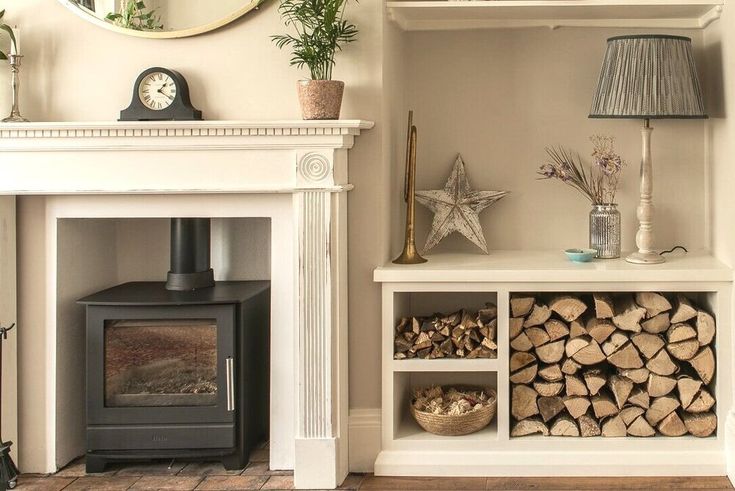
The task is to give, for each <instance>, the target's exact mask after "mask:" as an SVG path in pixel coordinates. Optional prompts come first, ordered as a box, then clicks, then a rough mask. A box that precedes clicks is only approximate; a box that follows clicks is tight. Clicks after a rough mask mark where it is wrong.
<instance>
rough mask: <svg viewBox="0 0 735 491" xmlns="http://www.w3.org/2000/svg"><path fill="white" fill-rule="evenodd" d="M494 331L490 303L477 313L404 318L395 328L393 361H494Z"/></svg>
mask: <svg viewBox="0 0 735 491" xmlns="http://www.w3.org/2000/svg"><path fill="white" fill-rule="evenodd" d="M497 327H498V309H497V307H496V306H495V304H492V303H488V304H486V308H484V309H480V310H479V311H477V312H471V311H467V310H460V311H457V312H454V313H452V314H446V315H445V314H434V315H432V316H429V317H404V318H402V319H401V320H400V321H399V322H398V325H397V326H396V328H395V338H394V343H393V344H394V348H395V356H394V358H395V359H396V360H404V359H407V358H425V359H435V358H497V354H498V345H497V344H495V336H496V333H497Z"/></svg>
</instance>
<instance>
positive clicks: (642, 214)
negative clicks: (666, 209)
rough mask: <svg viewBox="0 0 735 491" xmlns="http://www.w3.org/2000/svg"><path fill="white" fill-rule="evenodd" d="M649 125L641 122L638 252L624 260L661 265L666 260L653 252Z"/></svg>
mask: <svg viewBox="0 0 735 491" xmlns="http://www.w3.org/2000/svg"><path fill="white" fill-rule="evenodd" d="M652 132H653V128H651V123H650V121H649V120H648V119H645V120H644V121H643V129H642V131H641V134H642V137H643V159H642V160H641V201H640V203H639V204H638V213H637V216H638V233H637V234H636V236H635V243H636V245H637V246H638V252H634V253H633V254H631V255H630V256H628V257H626V258H625V260H626V261H628V262H629V263H633V264H661V263H663V262H666V259H665V258H664V257H663V256H662V255H660V254H657V253H656V252H655V251H653V212H654V210H653V164H652V162H651V133H652Z"/></svg>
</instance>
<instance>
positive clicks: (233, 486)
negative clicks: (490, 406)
mask: <svg viewBox="0 0 735 491" xmlns="http://www.w3.org/2000/svg"><path fill="white" fill-rule="evenodd" d="M252 457H253V462H251V463H250V464H249V465H248V466H247V468H245V469H244V470H241V471H227V470H225V469H224V468H223V467H222V464H219V463H201V462H199V463H188V464H185V463H175V464H174V463H171V462H163V461H160V462H151V463H147V464H133V465H115V466H111V467H110V469H109V470H108V471H107V472H105V473H104V474H95V475H87V474H86V473H85V467H84V459H80V460H78V461H76V462H72V463H71V464H70V465H68V466H67V467H66V468H65V469H64V470H62V471H60V472H58V473H57V474H55V475H50V476H41V475H24V476H21V478H20V479H19V486H18V489H19V490H20V491H62V490H63V491H83V490H94V491H127V490H130V491H134V490H139V491H146V490H148V491H153V490H156V491H159V490H167V491H192V490H198V491H204V490H218V491H222V490H238V491H243V490H260V491H262V490H269V491H270V490H289V489H293V473H291V472H284V471H271V470H269V468H268V467H269V466H268V454H267V452H260V453H258V452H257V451H256V452H254V453H253V455H252ZM339 489H341V490H349V491H358V490H361V489H362V490H366V491H458V490H467V491H484V490H487V491H526V490H529V491H530V490H534V491H537V490H538V491H659V490H660V491H682V490H692V491H695V490H699V491H701V490H708V491H713V490H732V489H733V487H732V486H731V485H730V481H729V480H728V479H727V477H724V476H723V477H625V478H599V477H598V478H595V477H531V478H518V477H498V478H485V477H376V476H373V475H372V474H367V475H365V474H350V475H349V476H348V477H347V479H346V480H345V482H344V483H343V484H342V486H341V487H340V488H339Z"/></svg>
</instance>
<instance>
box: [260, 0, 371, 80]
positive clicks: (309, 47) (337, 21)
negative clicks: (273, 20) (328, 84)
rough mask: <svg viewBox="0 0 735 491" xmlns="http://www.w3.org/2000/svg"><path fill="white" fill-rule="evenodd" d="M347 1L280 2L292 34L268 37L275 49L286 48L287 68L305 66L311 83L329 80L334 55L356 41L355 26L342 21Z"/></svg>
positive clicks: (296, 0)
mask: <svg viewBox="0 0 735 491" xmlns="http://www.w3.org/2000/svg"><path fill="white" fill-rule="evenodd" d="M356 1H357V0H356ZM348 2H349V0H281V4H280V6H279V8H278V10H279V12H280V13H281V17H283V21H284V23H285V25H286V27H289V28H291V29H293V30H294V31H295V34H279V35H276V36H272V39H273V42H274V43H275V44H276V46H277V47H278V48H279V49H283V48H285V47H287V46H288V47H290V48H291V52H292V57H291V61H290V63H291V65H292V66H296V67H298V68H303V67H308V69H309V72H310V73H311V78H312V79H314V80H331V78H332V69H333V68H334V64H335V53H336V52H337V51H342V46H343V45H344V44H346V43H351V42H353V41H355V40H356V39H357V34H358V29H357V27H356V26H355V25H354V24H351V23H349V22H348V21H346V20H344V19H343V16H344V10H345V7H346V5H347V3H348Z"/></svg>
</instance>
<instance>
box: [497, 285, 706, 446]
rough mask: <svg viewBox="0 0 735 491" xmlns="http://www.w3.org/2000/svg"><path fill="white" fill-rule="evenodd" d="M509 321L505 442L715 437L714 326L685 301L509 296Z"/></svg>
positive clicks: (647, 296)
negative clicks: (534, 437)
mask: <svg viewBox="0 0 735 491" xmlns="http://www.w3.org/2000/svg"><path fill="white" fill-rule="evenodd" d="M585 299H586V300H587V301H585ZM510 312H511V316H512V318H511V319H510V340H511V341H510V346H511V357H510V381H511V403H510V404H511V414H512V416H513V423H514V424H513V428H512V430H511V436H513V437H521V436H526V435H531V434H541V435H544V436H549V435H552V436H577V437H578V436H582V437H589V436H600V435H602V436H606V437H624V436H637V437H650V436H654V435H657V434H658V435H663V436H672V437H673V436H682V435H685V434H691V435H694V436H698V437H707V436H710V435H712V434H713V433H714V432H715V430H716V428H717V416H716V413H715V409H714V406H715V393H714V389H713V381H714V375H715V354H714V350H713V346H712V345H713V341H714V339H715V332H716V327H715V320H714V318H713V317H712V315H710V314H709V313H707V312H706V311H704V310H702V309H699V308H698V307H696V306H695V304H694V303H693V302H692V301H691V300H690V299H689V298H687V297H686V296H684V295H681V294H677V295H675V296H673V297H667V296H664V295H662V294H659V293H653V292H642V293H636V294H635V295H633V294H619V295H615V296H611V295H604V294H594V295H590V298H589V299H587V298H586V296H585V298H582V297H580V296H572V295H564V296H558V297H555V298H553V299H551V300H550V301H549V302H548V304H546V303H544V302H543V300H542V299H540V298H536V297H533V296H525V295H519V296H512V297H511V300H510Z"/></svg>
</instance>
